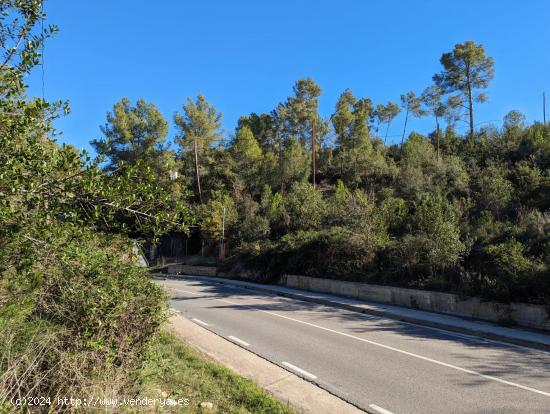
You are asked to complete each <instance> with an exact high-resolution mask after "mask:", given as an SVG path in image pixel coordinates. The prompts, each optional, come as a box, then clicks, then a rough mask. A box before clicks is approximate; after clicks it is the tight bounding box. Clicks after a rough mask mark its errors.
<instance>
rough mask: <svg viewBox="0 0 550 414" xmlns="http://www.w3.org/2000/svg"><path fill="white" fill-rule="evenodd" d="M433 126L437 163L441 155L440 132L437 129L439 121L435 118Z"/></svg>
mask: <svg viewBox="0 0 550 414" xmlns="http://www.w3.org/2000/svg"><path fill="white" fill-rule="evenodd" d="M435 126H436V129H435V131H436V132H435V133H436V135H437V162H438V163H439V162H440V160H441V153H440V145H441V130H440V128H439V120H438V119H437V117H436V118H435Z"/></svg>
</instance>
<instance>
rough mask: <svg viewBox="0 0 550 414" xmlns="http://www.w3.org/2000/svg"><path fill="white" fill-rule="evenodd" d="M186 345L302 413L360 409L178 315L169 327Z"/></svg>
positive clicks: (349, 412)
mask: <svg viewBox="0 0 550 414" xmlns="http://www.w3.org/2000/svg"><path fill="white" fill-rule="evenodd" d="M168 329H169V330H170V331H171V332H172V333H173V334H175V335H176V336H178V337H179V338H180V339H181V340H183V341H184V342H185V343H186V344H188V345H189V346H191V347H192V348H195V349H197V350H198V351H200V352H202V353H204V354H206V355H207V356H209V357H210V358H212V359H214V360H215V361H217V362H219V363H221V364H223V365H225V366H226V367H228V368H231V369H233V370H234V371H236V372H238V373H239V374H240V375H242V376H243V377H245V378H248V379H250V380H252V381H254V382H255V383H257V384H258V385H260V386H261V387H262V388H263V389H265V390H266V391H267V392H268V393H270V394H271V395H273V396H274V397H275V398H276V399H278V400H279V401H282V402H283V403H285V404H288V405H290V406H291V407H292V408H293V409H295V410H296V411H298V412H302V413H316V414H317V413H334V412H336V413H341V414H356V413H363V411H361V410H359V409H358V408H356V407H354V406H353V405H351V404H349V403H347V402H345V401H343V400H341V399H340V398H338V397H336V396H334V395H332V394H330V393H329V392H327V391H325V390H323V389H321V388H319V387H317V386H316V385H314V384H312V383H310V382H307V381H305V380H303V379H301V378H300V377H298V376H296V375H294V374H292V373H290V372H288V371H286V370H284V369H283V368H281V367H279V366H277V365H275V364H273V363H271V362H269V361H267V360H265V359H263V358H261V357H259V356H257V355H255V354H253V353H252V352H249V351H247V350H245V349H243V348H241V347H240V346H238V345H235V344H234V343H232V342H230V341H227V340H226V339H224V338H222V337H220V336H218V335H216V334H215V333H213V332H210V331H209V330H207V329H204V328H202V327H200V326H198V325H197V324H195V323H193V322H191V321H189V320H188V319H186V318H184V317H183V316H181V315H174V316H172V317H171V318H170V325H169V328H168Z"/></svg>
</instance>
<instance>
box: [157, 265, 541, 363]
mask: <svg viewBox="0 0 550 414" xmlns="http://www.w3.org/2000/svg"><path fill="white" fill-rule="evenodd" d="M151 276H152V277H153V278H154V279H159V280H166V279H175V280H178V279H179V280H184V279H196V280H201V279H202V280H206V281H210V282H214V283H218V284H222V285H230V286H236V287H239V288H241V289H248V290H255V291H260V292H267V293H270V294H271V295H275V296H282V297H287V298H291V299H297V300H301V301H304V302H312V303H318V304H321V305H327V306H332V307H335V308H340V309H345V310H349V311H352V312H358V313H363V314H369V315H375V316H380V317H385V318H389V319H394V320H398V321H401V322H405V323H410V324H414V325H420V326H424V327H430V328H436V329H441V330H445V331H451V332H457V333H462V334H467V335H473V336H477V337H480V338H484V339H489V340H492V341H495V342H501V343H504V345H510V344H513V345H516V346H523V347H528V348H534V349H537V350H540V351H545V352H550V344H545V343H541V342H536V341H530V340H528V339H520V338H514V337H510V336H506V335H499V334H495V333H492V332H487V331H482V330H478V329H468V328H463V327H460V326H455V325H447V324H444V323H438V322H433V321H429V320H425V319H420V318H415V317H413V316H404V315H401V314H396V313H392V312H389V311H382V310H376V309H365V308H362V307H359V306H355V305H350V304H347V303H342V302H337V301H334V300H329V299H323V298H317V297H311V296H308V295H305V294H301V293H290V292H279V291H276V290H273V289H270V288H269V287H264V286H263V285H256V284H255V285H254V286H250V283H252V282H245V281H239V280H231V279H225V278H221V277H218V276H193V275H170V274H164V273H152V274H151Z"/></svg>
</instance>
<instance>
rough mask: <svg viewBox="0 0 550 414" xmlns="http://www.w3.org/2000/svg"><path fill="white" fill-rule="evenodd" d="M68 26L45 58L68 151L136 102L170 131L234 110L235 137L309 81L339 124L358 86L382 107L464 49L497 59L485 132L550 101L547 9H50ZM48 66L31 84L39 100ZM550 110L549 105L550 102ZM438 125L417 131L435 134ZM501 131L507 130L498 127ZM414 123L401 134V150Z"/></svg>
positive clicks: (112, 2) (234, 5)
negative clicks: (248, 120) (179, 113)
mask: <svg viewBox="0 0 550 414" xmlns="http://www.w3.org/2000/svg"><path fill="white" fill-rule="evenodd" d="M45 11H46V13H47V14H48V22H50V23H55V24H57V25H58V26H59V27H60V33H59V34H58V35H57V36H56V37H54V38H53V39H51V40H50V41H49V42H48V44H47V46H46V50H45V65H44V75H45V76H44V79H45V93H46V98H47V99H50V100H53V99H68V100H69V101H70V104H71V109H72V113H71V114H70V115H69V116H67V117H66V118H64V119H62V120H60V121H58V122H57V128H58V129H59V130H61V131H63V132H64V135H63V137H62V138H60V140H61V141H65V142H70V143H73V144H75V145H76V146H77V147H79V148H89V146H88V142H89V141H90V140H91V139H93V138H97V137H99V136H100V131H99V125H100V124H102V123H104V122H105V114H106V112H107V111H109V110H110V109H111V108H112V105H113V104H114V103H115V102H116V101H117V100H119V99H120V98H122V97H123V96H126V97H128V98H130V99H131V100H132V101H135V100H136V99H138V98H144V99H146V100H147V101H151V102H154V103H155V104H156V105H157V107H158V108H159V109H160V110H161V111H162V113H163V115H164V116H165V117H166V118H167V119H168V120H169V121H170V124H171V125H170V136H172V135H173V134H174V128H173V125H172V117H173V114H174V112H175V111H176V110H180V109H181V105H182V103H183V102H184V101H185V99H186V97H187V96H196V95H197V94H198V93H202V94H204V95H205V96H206V98H207V99H208V100H209V101H210V102H212V103H213V104H214V105H215V106H216V108H217V109H218V110H219V111H221V112H222V113H223V126H224V129H225V132H226V134H227V135H229V134H230V133H232V132H233V130H234V128H235V125H236V121H237V119H238V117H239V116H240V115H243V114H248V113H250V112H258V113H260V112H267V111H270V110H272V109H273V108H274V107H275V106H276V105H277V103H278V102H281V101H284V100H285V99H286V97H287V96H289V95H291V94H292V86H293V84H294V82H295V80H296V79H299V78H302V77H307V76H311V77H313V78H314V79H315V81H317V83H319V84H320V86H321V87H322V88H323V94H322V96H321V99H320V111H321V113H322V114H323V115H324V116H328V115H329V114H330V113H332V111H333V109H334V105H335V102H336V99H337V98H338V96H339V94H340V93H341V92H342V91H343V90H344V89H346V88H351V89H352V91H353V93H354V94H355V95H356V96H358V97H362V96H365V97H370V98H371V99H372V100H373V101H374V102H375V103H379V102H387V101H388V100H393V101H396V102H398V101H399V95H400V94H402V93H405V92H407V91H409V90H413V91H416V92H421V91H422V89H424V87H426V86H428V85H429V84H430V83H431V77H432V75H433V74H434V73H435V72H438V71H439V70H440V64H439V58H440V56H441V54H442V53H443V52H446V51H449V50H451V49H452V48H453V46H454V45H455V43H458V42H463V41H465V40H474V41H476V42H478V43H482V44H483V45H485V47H486V50H487V52H488V54H489V55H490V56H493V57H494V59H495V72H496V76H495V79H494V80H493V82H492V83H491V85H490V88H489V89H488V91H487V92H488V94H489V101H488V102H487V103H485V104H483V105H482V106H480V107H479V110H478V112H477V114H476V123H481V122H487V121H498V120H501V119H502V117H503V116H504V115H505V114H506V113H507V112H508V111H509V110H511V109H518V110H520V111H522V112H523V113H525V115H526V116H527V119H528V120H529V121H532V120H540V119H541V118H542V109H541V106H542V97H541V94H542V91H543V90H544V89H546V91H547V95H550V53H549V47H550V24H549V23H548V22H549V21H550V2H549V1H544V0H540V1H524V2H519V1H517V0H515V1H508V0H504V1H480V0H478V1H471V0H466V1H465V0H463V1H460V2H459V1H452V2H450V1H448V2H445V1H441V0H440V1H432V0H429V1H428V0H426V1H404V0H403V1H376V2H375V1H366V0H365V1H362V0H355V1H348V0H339V1H337V0H334V1H324V0H319V1H299V0H294V1H287V0H278V1H272V2H267V1H259V0H256V1H241V0H235V1H221V0H220V1H205V0H202V1H175V0H173V1H169V0H158V1H156V2H155V1H140V0H133V1H130V0H109V1H107V0H93V1H69V0H48V1H46V5H45ZM40 79H41V74H40V69H37V70H36V72H35V73H34V74H33V75H32V76H31V77H30V78H29V80H28V82H29V85H30V86H31V89H30V94H31V95H34V94H38V95H40V94H41V90H42V86H41V81H40ZM549 101H550V99H549ZM432 123H433V122H432V120H430V119H423V120H413V121H412V122H410V128H411V129H415V130H418V131H419V132H428V131H429V130H430V128H431V127H432ZM496 124H497V125H498V123H496ZM401 130H402V119H400V118H398V119H397V120H396V121H395V123H394V124H393V125H392V128H391V129H390V132H389V135H390V136H391V140H393V141H398V140H399V137H400V134H401Z"/></svg>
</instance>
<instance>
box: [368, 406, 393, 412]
mask: <svg viewBox="0 0 550 414" xmlns="http://www.w3.org/2000/svg"><path fill="white" fill-rule="evenodd" d="M369 407H370V408H372V409H373V410H376V411H378V412H379V413H380V414H393V413H392V412H391V411H388V410H386V409H385V408H382V407H379V406H377V405H376V404H370V405H369Z"/></svg>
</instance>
